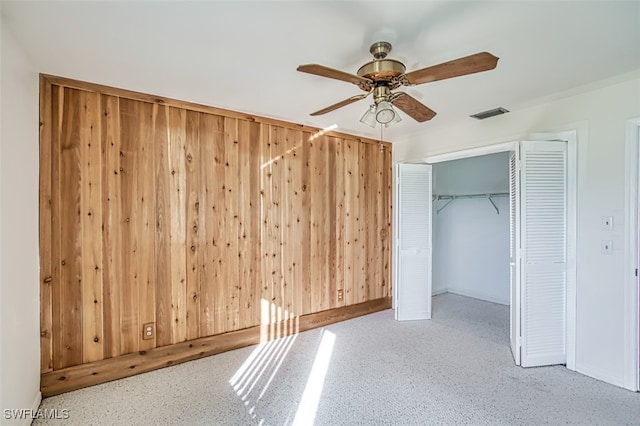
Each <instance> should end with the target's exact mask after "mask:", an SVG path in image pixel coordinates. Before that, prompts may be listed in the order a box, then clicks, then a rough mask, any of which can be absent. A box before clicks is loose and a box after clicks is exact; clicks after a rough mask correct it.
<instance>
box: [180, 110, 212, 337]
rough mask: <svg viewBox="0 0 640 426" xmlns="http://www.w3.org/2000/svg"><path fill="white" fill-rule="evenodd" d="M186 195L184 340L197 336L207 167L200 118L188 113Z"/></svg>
mask: <svg viewBox="0 0 640 426" xmlns="http://www.w3.org/2000/svg"><path fill="white" fill-rule="evenodd" d="M185 149H186V157H185V160H186V191H187V217H186V224H187V254H186V256H187V270H186V272H187V299H186V303H187V322H186V327H187V340H193V339H197V338H198V337H201V334H200V294H201V291H200V288H201V286H202V279H203V270H202V268H201V267H200V265H201V264H202V263H203V253H204V245H205V241H206V238H205V234H204V232H203V230H202V229H201V227H200V224H201V223H202V225H204V204H202V205H201V199H202V193H203V191H202V184H201V180H200V179H201V177H202V168H203V167H206V166H207V163H206V161H203V159H202V157H201V155H200V154H201V153H200V114H199V113H197V112H193V111H187V122H186V139H185Z"/></svg>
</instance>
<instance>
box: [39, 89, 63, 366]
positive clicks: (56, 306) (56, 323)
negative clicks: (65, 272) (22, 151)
mask: <svg viewBox="0 0 640 426" xmlns="http://www.w3.org/2000/svg"><path fill="white" fill-rule="evenodd" d="M51 99H52V101H51V184H52V187H51V214H52V218H51V268H52V271H51V305H52V306H51V341H52V342H51V346H52V347H51V350H52V361H53V366H52V368H53V369H54V370H55V369H59V368H63V365H62V356H63V353H64V346H63V341H62V250H61V247H62V243H61V241H62V236H61V230H62V223H61V219H62V214H61V211H60V206H61V204H62V191H61V178H60V174H61V172H60V157H61V149H60V147H61V146H62V129H63V125H62V121H63V119H64V88H62V87H59V86H55V85H52V87H51ZM41 239H42V238H41ZM41 303H43V302H42V301H41Z"/></svg>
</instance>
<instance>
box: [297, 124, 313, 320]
mask: <svg viewBox="0 0 640 426" xmlns="http://www.w3.org/2000/svg"><path fill="white" fill-rule="evenodd" d="M311 149H312V148H311V133H309V132H303V133H302V152H301V157H302V158H301V165H302V170H301V177H302V181H301V185H300V190H301V191H302V210H301V211H300V235H301V236H302V241H305V243H304V244H303V245H302V248H301V251H302V274H301V275H302V277H303V283H302V305H301V309H300V313H299V315H301V316H302V315H306V314H309V313H311V312H313V308H312V306H313V305H312V289H311V286H312V285H313V284H312V277H311V262H312V259H311V213H310V212H311V209H312V207H313V206H312V205H311V198H312V192H311V188H310V186H311V183H310V182H311V164H310V161H311Z"/></svg>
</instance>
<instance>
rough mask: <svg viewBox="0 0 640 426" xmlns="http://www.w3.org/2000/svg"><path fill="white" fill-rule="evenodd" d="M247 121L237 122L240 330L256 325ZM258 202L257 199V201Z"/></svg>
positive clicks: (249, 135)
mask: <svg viewBox="0 0 640 426" xmlns="http://www.w3.org/2000/svg"><path fill="white" fill-rule="evenodd" d="M252 124H253V123H250V122H248V121H245V120H240V121H239V122H238V138H237V142H238V163H237V171H238V190H237V193H238V218H239V220H238V243H237V246H238V262H239V265H238V266H239V284H238V298H239V300H238V305H239V313H238V319H239V324H238V328H247V327H251V326H254V325H256V323H254V314H253V310H254V309H255V306H254V297H255V296H254V293H253V291H254V285H253V284H254V282H253V265H254V264H255V261H256V259H255V258H254V253H253V247H254V245H255V243H254V242H253V241H254V238H255V234H254V232H253V226H254V221H253V220H252V219H253V215H252V203H251V201H252V195H254V194H253V193H252V190H254V191H255V188H252V186H251V185H252V183H254V182H252V181H251V167H253V166H254V165H255V164H252V162H251V144H252V143H253V140H252V139H251V125H252ZM256 199H257V198H256Z"/></svg>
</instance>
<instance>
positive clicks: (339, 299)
mask: <svg viewBox="0 0 640 426" xmlns="http://www.w3.org/2000/svg"><path fill="white" fill-rule="evenodd" d="M343 300H344V290H338V302H342V301H343Z"/></svg>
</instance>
